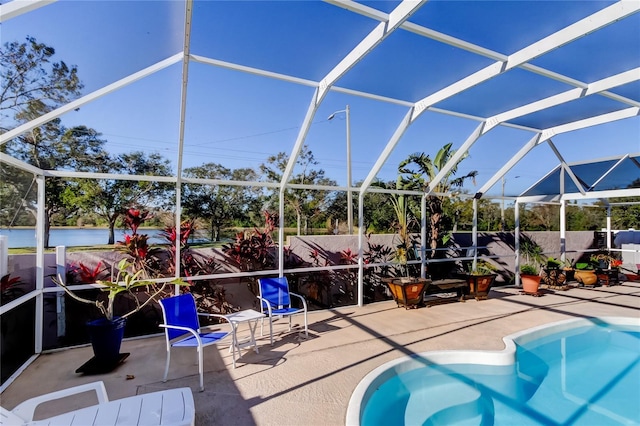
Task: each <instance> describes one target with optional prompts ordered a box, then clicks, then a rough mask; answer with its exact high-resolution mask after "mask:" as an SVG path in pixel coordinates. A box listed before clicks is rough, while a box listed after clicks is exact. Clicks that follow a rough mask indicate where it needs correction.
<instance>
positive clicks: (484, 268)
mask: <svg viewBox="0 0 640 426" xmlns="http://www.w3.org/2000/svg"><path fill="white" fill-rule="evenodd" d="M472 265H473V264H470V265H469V269H468V270H467V272H466V273H465V274H464V277H465V279H466V280H467V285H468V290H469V295H470V296H472V297H475V298H476V300H481V299H486V298H487V296H488V295H489V291H490V290H491V286H492V285H493V283H494V281H495V280H496V277H497V276H498V275H497V274H496V273H495V271H496V267H495V266H493V264H491V263H489V262H487V261H486V260H483V259H481V260H478V261H477V262H476V267H475V268H473V266H472Z"/></svg>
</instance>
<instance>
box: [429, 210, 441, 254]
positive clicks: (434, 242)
mask: <svg viewBox="0 0 640 426" xmlns="http://www.w3.org/2000/svg"><path fill="white" fill-rule="evenodd" d="M441 218H442V215H441V214H440V213H431V217H430V218H429V219H430V221H429V222H430V224H431V239H430V240H429V247H430V248H431V255H430V257H431V258H435V257H436V253H437V252H436V249H437V248H438V238H439V237H440V219H441Z"/></svg>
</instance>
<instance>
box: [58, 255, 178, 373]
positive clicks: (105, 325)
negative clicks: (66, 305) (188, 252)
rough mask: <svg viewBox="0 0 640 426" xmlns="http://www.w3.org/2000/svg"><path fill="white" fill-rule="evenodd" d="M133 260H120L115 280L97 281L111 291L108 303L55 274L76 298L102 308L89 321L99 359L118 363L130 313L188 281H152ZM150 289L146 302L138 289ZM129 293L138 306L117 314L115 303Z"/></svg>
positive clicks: (61, 284) (65, 289) (103, 361)
mask: <svg viewBox="0 0 640 426" xmlns="http://www.w3.org/2000/svg"><path fill="white" fill-rule="evenodd" d="M132 265H133V264H132V263H131V262H129V261H128V260H127V259H122V260H121V261H120V262H119V263H118V272H117V275H116V277H115V279H114V280H113V281H103V280H98V281H96V283H97V284H100V285H101V286H102V288H101V290H102V291H104V292H106V293H107V299H106V303H105V301H104V300H99V299H96V300H90V299H86V298H83V297H80V296H78V295H77V294H75V293H74V292H73V291H71V290H70V289H69V287H68V286H67V285H66V283H65V280H64V279H62V277H61V276H60V275H58V276H54V277H52V281H53V282H54V283H56V284H57V285H59V286H60V287H62V288H63V289H64V291H65V292H66V293H67V294H68V295H69V296H70V297H72V298H73V299H75V300H77V301H79V302H82V303H86V304H89V305H93V306H95V307H97V308H98V310H99V311H100V313H101V314H102V317H101V318H98V319H96V320H93V321H89V322H88V323H87V327H88V330H89V338H90V340H91V345H92V347H93V352H94V356H95V359H96V361H98V362H101V363H105V364H117V363H118V361H119V360H120V359H121V355H120V346H121V343H122V338H123V337H124V327H125V325H126V319H127V317H129V316H131V315H133V314H134V313H136V312H138V311H140V310H141V309H142V308H144V307H145V306H147V305H149V304H151V303H152V302H154V301H157V300H158V299H159V298H160V297H161V296H163V295H164V294H165V288H166V287H167V285H170V284H172V285H175V284H177V285H187V283H186V282H184V281H182V280H180V279H176V280H173V281H171V282H164V283H160V284H158V283H155V282H152V281H147V280H141V279H140V275H141V274H142V273H143V272H144V271H143V270H142V269H141V270H138V271H136V272H131V267H132ZM142 288H144V289H145V290H146V293H147V295H148V298H147V299H146V300H144V301H143V302H142V303H141V302H140V299H139V298H138V297H137V294H136V291H134V290H136V289H142ZM124 294H129V295H132V296H133V300H134V302H135V304H134V307H133V308H132V309H130V310H129V311H128V312H126V313H124V314H121V315H119V316H116V315H115V314H114V305H115V301H116V298H117V297H118V296H119V295H124Z"/></svg>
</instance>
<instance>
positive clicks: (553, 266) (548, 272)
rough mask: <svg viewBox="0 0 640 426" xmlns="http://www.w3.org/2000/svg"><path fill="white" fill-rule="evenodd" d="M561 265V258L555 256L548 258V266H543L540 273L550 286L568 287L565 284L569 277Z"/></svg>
mask: <svg viewBox="0 0 640 426" xmlns="http://www.w3.org/2000/svg"><path fill="white" fill-rule="evenodd" d="M561 266H562V261H561V260H558V259H555V258H553V257H549V258H547V266H546V267H545V268H543V270H542V271H541V273H540V275H541V281H542V282H543V283H544V284H546V285H548V286H550V287H556V288H562V289H566V287H564V286H563V284H564V282H565V281H566V280H567V277H566V275H565V273H564V270H562V269H561V268H560V267H561Z"/></svg>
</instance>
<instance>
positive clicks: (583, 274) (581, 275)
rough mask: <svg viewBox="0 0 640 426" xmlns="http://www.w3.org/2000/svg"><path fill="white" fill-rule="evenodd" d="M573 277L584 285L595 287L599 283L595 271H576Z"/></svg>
mask: <svg viewBox="0 0 640 426" xmlns="http://www.w3.org/2000/svg"><path fill="white" fill-rule="evenodd" d="M573 276H574V277H575V279H576V281H578V282H579V283H582V284H583V285H595V283H596V282H598V276H597V275H596V271H594V270H593V269H576V271H575V272H574V274H573Z"/></svg>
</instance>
